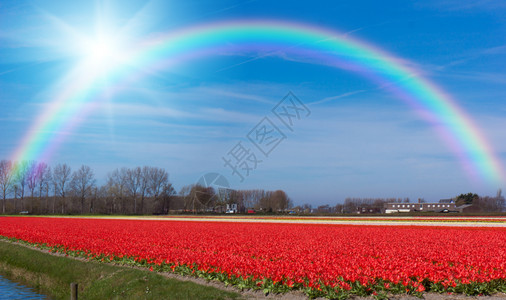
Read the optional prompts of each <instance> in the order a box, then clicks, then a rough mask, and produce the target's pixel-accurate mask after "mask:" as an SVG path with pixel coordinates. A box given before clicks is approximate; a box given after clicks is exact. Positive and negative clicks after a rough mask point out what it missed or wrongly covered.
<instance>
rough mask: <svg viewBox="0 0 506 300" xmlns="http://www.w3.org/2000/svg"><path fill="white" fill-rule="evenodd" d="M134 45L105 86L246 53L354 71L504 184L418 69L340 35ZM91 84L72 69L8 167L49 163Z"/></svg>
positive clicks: (490, 156)
mask: <svg viewBox="0 0 506 300" xmlns="http://www.w3.org/2000/svg"><path fill="white" fill-rule="evenodd" d="M138 45H139V46H138V47H136V48H134V49H132V50H131V51H129V53H128V54H127V56H128V57H129V59H128V67H126V68H125V67H118V68H117V69H116V70H112V71H111V72H110V74H109V79H110V82H113V83H114V82H119V81H124V80H131V79H132V78H134V77H135V76H142V74H145V73H149V72H151V71H154V70H155V69H163V68H166V67H167V66H169V65H171V64H176V63H180V62H181V61H189V60H192V59H195V58H198V57H202V56H209V55H228V54H240V53H245V52H246V53H250V54H251V53H264V55H274V56H275V55H281V54H289V55H292V56H296V57H297V58H298V59H300V60H302V61H305V62H310V63H317V64H326V65H329V66H332V67H338V68H344V69H347V70H350V71H352V72H357V73H359V74H361V75H362V76H365V77H366V78H368V79H370V80H373V81H375V82H377V83H378V84H380V85H382V86H387V87H388V88H389V89H390V90H391V91H392V92H393V93H395V94H396V95H397V96H399V98H400V99H402V100H404V101H406V102H407V103H409V105H410V106H412V107H413V109H416V110H417V111H418V112H420V113H421V114H422V115H423V116H424V117H425V118H426V120H427V121H429V122H431V123H434V124H437V126H435V127H436V128H438V132H439V133H440V134H441V135H442V137H443V139H444V141H445V142H447V143H448V145H449V147H450V148H451V149H452V150H453V151H454V153H455V154H456V155H457V156H458V157H459V158H460V161H461V162H462V164H463V168H464V170H465V171H466V173H468V174H469V175H470V176H471V177H472V178H473V179H478V180H481V181H484V182H487V183H491V184H498V183H503V182H504V181H505V178H506V176H505V173H504V170H503V169H502V168H501V162H500V161H499V159H498V158H497V157H496V156H495V154H494V151H493V149H492V147H491V146H490V144H489V143H488V142H487V140H486V139H485V137H484V135H483V134H482V133H481V132H480V130H479V129H478V127H477V126H476V125H475V124H474V122H473V121H472V119H471V118H470V117H469V116H468V115H467V114H466V113H465V112H464V111H463V110H462V109H461V108H460V107H459V106H458V105H457V104H456V102H455V101H454V100H452V98H451V97H450V96H449V95H448V94H445V93H444V92H443V91H442V90H441V89H440V88H438V87H437V86H436V85H435V84H434V83H432V82H430V81H429V80H427V79H425V78H423V77H422V76H420V75H419V74H420V72H418V71H417V70H414V69H412V68H409V67H407V66H406V64H405V63H404V62H403V60H402V59H400V58H397V57H394V56H392V55H389V54H388V53H386V52H384V51H382V50H380V49H378V48H376V47H373V46H372V45H369V44H366V43H364V42H362V41H359V40H356V39H353V38H351V37H349V36H346V34H342V33H339V32H336V31H330V30H326V29H322V28H317V27H312V26H309V25H307V24H300V23H289V22H279V21H265V20H259V21H234V22H219V23H212V24H205V25H201V26H196V27H190V28H185V29H182V30H177V31H173V32H169V33H167V34H163V35H160V36H157V37H156V38H151V39H147V40H145V41H142V42H141V43H138ZM265 53H267V54H265ZM76 74H77V75H76ZM79 74H80V75H79ZM96 77H97V74H93V72H91V74H90V72H87V73H86V72H80V71H79V66H78V67H76V69H75V70H74V71H73V72H72V73H70V75H67V76H66V77H65V78H64V79H63V80H62V81H61V84H60V85H59V86H60V87H61V88H56V89H55V90H58V91H57V92H55V96H54V97H53V99H54V100H53V101H52V102H51V103H50V105H49V106H48V107H47V108H46V109H45V110H44V111H43V112H42V113H41V114H40V115H39V117H38V118H37V119H36V120H35V122H34V123H33V124H32V126H31V128H30V130H28V132H27V134H26V135H25V136H24V137H23V138H22V140H21V143H20V144H19V147H18V148H17V149H16V150H15V152H14V153H13V155H12V159H13V161H21V160H29V159H37V160H48V159H49V158H50V157H51V153H53V151H54V149H55V148H57V146H58V145H59V144H60V143H62V142H63V139H62V138H61V137H62V134H61V133H62V132H63V133H69V132H72V129H73V128H74V127H75V126H77V124H78V123H79V122H80V121H82V119H83V118H81V120H77V121H76V119H77V117H78V116H80V115H82V113H83V111H92V110H93V109H92V108H93V106H94V105H97V102H98V101H99V100H97V99H100V98H101V97H102V96H101V95H102V94H103V91H104V90H106V89H108V86H107V85H106V84H104V83H103V82H97V81H96V80H94V78H96ZM111 78H112V79H111ZM65 82H67V83H69V84H67V85H66V84H65ZM109 92H110V91H109ZM56 133H58V134H56ZM63 136H65V135H64V134H63Z"/></svg>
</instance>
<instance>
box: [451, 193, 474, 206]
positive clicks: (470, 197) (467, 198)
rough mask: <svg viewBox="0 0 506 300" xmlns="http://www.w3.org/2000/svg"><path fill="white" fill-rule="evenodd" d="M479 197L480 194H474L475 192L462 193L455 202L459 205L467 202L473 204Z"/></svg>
mask: <svg viewBox="0 0 506 300" xmlns="http://www.w3.org/2000/svg"><path fill="white" fill-rule="evenodd" d="M478 199H479V196H478V194H473V193H467V194H460V195H458V196H457V197H456V200H455V204H456V205H457V206H462V205H466V204H473V202H474V201H476V200H478Z"/></svg>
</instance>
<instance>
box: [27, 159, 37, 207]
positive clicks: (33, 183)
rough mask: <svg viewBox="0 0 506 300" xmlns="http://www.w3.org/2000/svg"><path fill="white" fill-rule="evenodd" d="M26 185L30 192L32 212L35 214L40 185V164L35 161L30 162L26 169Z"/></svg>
mask: <svg viewBox="0 0 506 300" xmlns="http://www.w3.org/2000/svg"><path fill="white" fill-rule="evenodd" d="M26 183H27V186H28V189H29V190H30V211H31V212H33V201H34V195H35V189H36V188H37V186H38V185H39V173H38V164H37V162H36V161H34V160H31V161H29V162H28V165H27V167H26Z"/></svg>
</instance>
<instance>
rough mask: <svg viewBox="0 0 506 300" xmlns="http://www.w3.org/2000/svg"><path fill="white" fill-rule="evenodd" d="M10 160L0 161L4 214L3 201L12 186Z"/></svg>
mask: <svg viewBox="0 0 506 300" xmlns="http://www.w3.org/2000/svg"><path fill="white" fill-rule="evenodd" d="M12 184H13V177H12V162H11V161H10V160H2V161H0V190H1V192H2V200H3V201H2V213H4V214H5V201H6V198H7V193H8V191H9V189H10V188H11V187H12Z"/></svg>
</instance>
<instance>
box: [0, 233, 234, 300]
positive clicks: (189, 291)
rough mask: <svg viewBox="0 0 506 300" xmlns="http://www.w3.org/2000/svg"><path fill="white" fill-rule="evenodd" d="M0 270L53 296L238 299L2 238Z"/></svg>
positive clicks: (220, 292)
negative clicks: (73, 288) (73, 289)
mask: <svg viewBox="0 0 506 300" xmlns="http://www.w3.org/2000/svg"><path fill="white" fill-rule="evenodd" d="M0 274H2V275H3V276H4V277H6V278H9V279H12V280H16V281H20V282H23V283H26V284H27V285H29V286H31V287H34V288H35V289H36V290H37V291H38V292H40V293H42V294H45V295H49V296H50V297H51V298H53V299H69V297H70V283H72V282H77V283H78V284H79V299H237V298H239V297H240V295H239V294H238V293H233V292H228V291H223V290H220V289H217V288H214V287H210V286H204V285H199V284H197V283H194V282H189V281H180V280H177V279H172V278H167V277H164V276H162V275H160V274H157V273H155V272H150V271H148V270H139V269H133V268H128V267H121V266H114V265H109V264H101V263H98V262H94V261H80V260H75V259H71V258H68V257H60V256H54V255H51V254H48V253H44V252H41V251H38V250H33V249H29V248H27V247H23V246H21V245H16V244H13V243H10V242H6V241H0Z"/></svg>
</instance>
